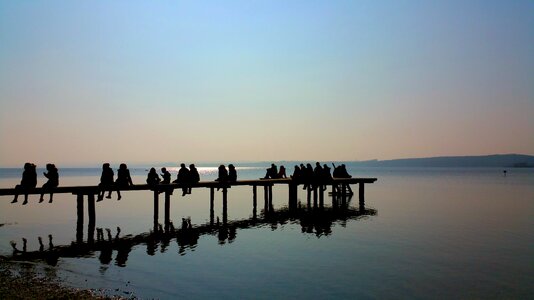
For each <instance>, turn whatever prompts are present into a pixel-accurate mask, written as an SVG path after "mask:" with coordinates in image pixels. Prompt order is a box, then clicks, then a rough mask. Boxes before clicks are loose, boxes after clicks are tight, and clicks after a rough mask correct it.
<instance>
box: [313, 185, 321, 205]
mask: <svg viewBox="0 0 534 300" xmlns="http://www.w3.org/2000/svg"><path fill="white" fill-rule="evenodd" d="M317 188H319V189H320V188H321V187H320V186H319V187H317V186H316V185H314V186H313V207H314V208H316V207H317Z"/></svg>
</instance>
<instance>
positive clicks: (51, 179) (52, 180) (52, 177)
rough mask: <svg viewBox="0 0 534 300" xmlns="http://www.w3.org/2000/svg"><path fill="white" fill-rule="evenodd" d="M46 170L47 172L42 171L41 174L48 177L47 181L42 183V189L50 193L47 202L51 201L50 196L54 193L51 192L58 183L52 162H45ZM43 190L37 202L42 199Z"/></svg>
mask: <svg viewBox="0 0 534 300" xmlns="http://www.w3.org/2000/svg"><path fill="white" fill-rule="evenodd" d="M46 170H47V171H48V172H43V175H44V176H45V177H46V178H48V181H47V182H46V183H45V184H43V191H48V192H49V193H50V200H48V203H52V197H53V195H54V193H53V192H52V190H53V189H55V188H57V186H58V185H59V173H58V170H57V168H56V166H55V165H54V164H46ZM43 197H44V192H43V193H41V198H40V199H39V203H41V202H43V201H44V198H43Z"/></svg>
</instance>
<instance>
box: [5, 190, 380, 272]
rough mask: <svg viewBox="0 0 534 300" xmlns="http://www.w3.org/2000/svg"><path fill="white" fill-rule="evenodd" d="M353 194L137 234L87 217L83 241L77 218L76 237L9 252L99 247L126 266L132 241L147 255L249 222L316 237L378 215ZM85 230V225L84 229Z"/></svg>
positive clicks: (90, 252) (104, 259) (64, 253)
mask: <svg viewBox="0 0 534 300" xmlns="http://www.w3.org/2000/svg"><path fill="white" fill-rule="evenodd" d="M349 202H350V198H346V197H341V196H340V197H333V198H332V205H331V206H328V207H325V206H324V205H320V203H318V202H317V201H315V202H314V203H312V202H311V201H308V203H307V205H303V206H301V204H300V203H296V205H295V206H294V207H284V208H280V209H277V210H275V209H274V208H273V207H272V202H271V203H270V202H269V198H268V197H267V203H266V205H265V209H264V210H263V211H262V213H261V214H260V215H257V214H256V213H255V211H256V206H254V208H253V210H254V211H253V215H252V217H251V218H249V219H244V220H235V221H227V220H226V219H227V212H226V210H223V222H220V221H219V220H218V219H217V221H214V220H210V222H209V223H207V224H203V225H199V226H192V225H191V222H190V220H185V219H184V220H182V224H181V227H180V228H179V229H176V228H175V227H174V224H173V223H172V222H168V224H167V226H165V228H163V226H161V225H159V224H155V225H154V228H153V229H152V230H151V231H150V232H146V233H142V234H138V235H135V236H132V235H127V236H123V237H121V236H120V228H117V231H116V232H115V233H114V234H113V233H112V232H111V230H109V229H106V230H105V233H104V230H102V229H100V228H97V229H96V240H95V227H94V223H91V222H90V223H89V230H88V235H87V239H86V240H85V241H84V239H83V232H80V229H81V228H80V226H79V223H80V222H79V220H78V226H77V233H76V235H77V236H76V242H73V243H72V244H71V245H63V246H54V245H53V243H52V237H51V236H49V243H48V249H46V250H45V249H44V245H43V243H42V240H41V239H39V242H40V245H41V247H40V249H39V250H38V251H26V249H25V248H26V246H25V244H26V241H25V240H24V245H23V247H22V250H20V249H18V248H17V247H16V245H13V248H14V252H13V256H12V257H11V258H13V259H18V260H27V261H31V260H44V261H46V262H47V263H48V264H51V265H55V264H56V263H57V261H58V259H59V258H61V257H92V256H94V255H95V252H99V256H98V257H99V260H100V262H101V263H102V264H103V265H107V264H109V263H110V262H111V261H112V256H113V252H116V255H115V263H116V264H117V265H118V266H125V265H126V262H127V259H128V255H129V253H130V251H131V250H132V248H133V247H135V246H139V245H146V252H147V254H148V255H155V253H156V252H157V251H158V248H159V251H160V252H165V251H167V248H168V246H169V245H170V242H171V241H174V240H176V243H177V244H178V247H179V249H178V252H179V253H180V254H184V253H185V251H186V249H188V248H193V247H196V245H197V242H198V239H199V237H200V236H203V235H215V236H217V238H218V242H219V243H220V244H224V243H226V242H232V241H233V240H234V239H235V238H236V235H237V230H240V229H247V228H259V227H264V226H269V227H271V228H273V229H275V228H277V227H278V226H279V225H284V224H288V223H289V224H300V226H301V229H302V232H303V233H304V234H315V235H317V236H318V237H320V236H327V235H330V234H331V233H332V227H333V226H334V225H341V226H344V225H345V224H346V223H347V222H348V221H350V220H356V219H359V218H362V217H365V216H373V215H376V213H377V212H376V210H374V209H366V208H365V204H364V202H363V201H360V203H359V207H358V208H353V207H351V206H350V205H349ZM82 231H83V230H82Z"/></svg>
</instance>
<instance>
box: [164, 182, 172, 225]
mask: <svg viewBox="0 0 534 300" xmlns="http://www.w3.org/2000/svg"><path fill="white" fill-rule="evenodd" d="M170 214H171V193H170V192H168V191H166V192H165V231H168V227H169V223H170V221H171V218H170Z"/></svg>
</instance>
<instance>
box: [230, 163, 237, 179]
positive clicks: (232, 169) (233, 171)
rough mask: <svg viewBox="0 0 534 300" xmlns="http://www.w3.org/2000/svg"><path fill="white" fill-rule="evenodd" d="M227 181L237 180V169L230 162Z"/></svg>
mask: <svg viewBox="0 0 534 300" xmlns="http://www.w3.org/2000/svg"><path fill="white" fill-rule="evenodd" d="M228 181H229V182H236V181H237V171H236V169H235V167H234V165H232V164H229V165H228Z"/></svg>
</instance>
